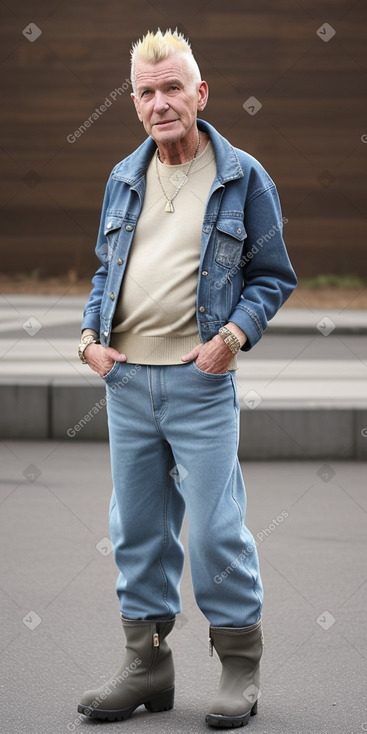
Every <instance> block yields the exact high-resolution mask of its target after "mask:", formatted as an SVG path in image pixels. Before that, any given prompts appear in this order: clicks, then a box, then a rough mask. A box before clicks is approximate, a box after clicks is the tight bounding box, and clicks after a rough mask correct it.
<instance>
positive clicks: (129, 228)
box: [125, 224, 134, 232]
mask: <svg viewBox="0 0 367 734" xmlns="http://www.w3.org/2000/svg"><path fill="white" fill-rule="evenodd" d="M125 229H126V232H131V230H132V229H134V227H133V226H132V224H127V225H126V227H125Z"/></svg>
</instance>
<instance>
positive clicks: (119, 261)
mask: <svg viewBox="0 0 367 734" xmlns="http://www.w3.org/2000/svg"><path fill="white" fill-rule="evenodd" d="M123 262H124V261H123V259H122V257H119V259H118V260H117V265H122V263H123Z"/></svg>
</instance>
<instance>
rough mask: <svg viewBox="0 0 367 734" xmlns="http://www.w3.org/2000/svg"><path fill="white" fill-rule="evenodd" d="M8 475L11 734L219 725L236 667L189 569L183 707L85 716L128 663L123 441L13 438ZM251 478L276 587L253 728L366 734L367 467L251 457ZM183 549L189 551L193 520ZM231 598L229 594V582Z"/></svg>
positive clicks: (5, 632)
mask: <svg viewBox="0 0 367 734" xmlns="http://www.w3.org/2000/svg"><path fill="white" fill-rule="evenodd" d="M0 466H1V482H0V505H1V511H0V553H1V562H0V566H1V578H0V609H1V640H0V651H1V662H0V670H1V689H2V692H1V704H0V706H1V713H0V730H1V732H2V734H67V732H74V731H78V732H84V734H86V733H88V734H89V733H90V732H93V733H94V732H103V734H107V732H113V733H114V734H120V732H121V733H122V732H126V733H127V732H131V733H132V734H133V733H134V732H139V734H140V733H143V734H145V733H146V734H148V733H149V734H165V733H167V734H168V733H169V734H172V733H173V732H174V734H187V733H190V734H191V733H192V734H197V733H201V732H203V734H204V732H208V731H212V730H211V729H209V728H208V727H207V725H206V724H205V720H204V719H205V712H206V707H207V704H208V701H209V700H210V699H211V697H212V696H213V694H214V693H215V690H216V686H217V683H218V679H219V673H220V663H219V661H218V659H217V658H216V657H214V658H210V657H209V655H208V646H207V638H208V623H207V620H206V619H205V618H204V617H203V615H202V614H201V612H200V611H199V609H198V607H197V606H196V603H195V600H194V597H193V593H192V588H191V580H190V572H189V564H188V563H186V566H185V571H184V575H183V580H182V587H181V591H182V613H181V615H179V617H178V619H177V624H176V627H175V629H174V631H173V633H172V634H171V635H170V638H169V640H170V642H171V645H172V648H173V651H174V657H175V664H176V675H177V683H176V703H175V707H174V709H173V710H172V711H170V712H165V713H158V714H151V713H149V712H148V711H146V710H145V709H144V708H140V709H138V710H137V711H136V712H135V713H134V714H133V716H132V718H131V719H130V720H128V721H126V722H120V723H113V724H106V723H98V722H97V723H95V722H90V721H88V720H85V719H84V717H83V716H81V715H78V713H77V704H78V700H79V696H80V694H81V692H82V691H84V690H85V689H87V688H92V687H97V686H99V685H101V684H102V683H103V682H104V681H105V680H107V678H108V677H109V676H110V675H111V674H112V673H113V672H114V671H115V670H116V668H117V667H118V665H119V664H120V661H121V655H122V651H123V644H124V643H123V634H122V629H121V623H120V619H119V609H118V601H117V597H116V595H115V590H114V587H115V580H116V575H117V570H116V567H115V564H114V560H113V554H112V552H111V545H110V541H109V539H108V520H107V518H108V503H109V496H110V491H111V479H110V471H109V457H108V446H107V444H106V443H102V442H99V443H93V442H88V443H79V444H76V443H65V442H56V441H55V442H44V441H37V442H33V441H26V442H15V441H7V440H2V441H1V442H0ZM243 473H244V477H245V482H246V486H247V494H248V512H247V524H248V526H249V527H250V529H251V530H252V532H253V534H254V537H255V539H256V541H257V543H258V551H259V555H260V562H261V569H262V577H263V582H264V588H265V604H264V616H263V624H264V636H265V651H264V656H263V662H262V678H261V697H260V701H259V713H258V715H257V716H255V717H252V718H251V721H250V723H249V728H248V729H247V730H246V731H248V732H249V734H251V733H253V734H256V733H257V734H260V733H261V734H288V733H289V734H314V733H315V734H361V732H363V731H367V699H366V690H367V625H366V608H367V593H366V592H367V567H366V557H367V553H366V550H367V548H366V545H367V541H366V538H367V533H366V530H367V527H366V526H367V497H366V463H364V462H358V463H355V462H352V461H349V462H341V461H340V462H337V461H327V460H325V461H323V462H321V461H308V462H300V461H297V462H295V461H293V462H287V463H284V462H267V463H259V462H247V463H245V464H244V465H243ZM281 518H282V519H281ZM183 542H184V545H185V548H187V527H186V526H185V528H184V531H183ZM220 570H221V569H218V571H220ZM218 593H219V594H223V595H225V593H226V588H225V580H223V582H222V584H221V585H218ZM213 731H214V730H213Z"/></svg>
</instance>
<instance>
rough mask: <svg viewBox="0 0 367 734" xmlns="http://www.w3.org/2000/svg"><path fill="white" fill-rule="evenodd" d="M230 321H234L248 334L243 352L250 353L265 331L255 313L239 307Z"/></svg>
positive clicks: (242, 348)
mask: <svg viewBox="0 0 367 734" xmlns="http://www.w3.org/2000/svg"><path fill="white" fill-rule="evenodd" d="M228 321H233V323H234V324H237V326H239V328H240V329H242V331H243V332H244V333H245V334H246V336H247V341H246V342H245V343H244V345H243V347H241V351H243V352H248V351H249V350H250V349H252V347H254V346H255V344H257V342H258V341H260V339H261V337H262V335H263V333H264V329H263V327H262V325H261V323H260V321H259V319H258V318H257V316H256V314H255V312H254V311H251V309H249V308H241V307H239V306H237V308H235V310H234V311H233V313H232V314H231V316H230V317H229V319H228Z"/></svg>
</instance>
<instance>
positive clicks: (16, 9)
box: [0, 0, 367, 276]
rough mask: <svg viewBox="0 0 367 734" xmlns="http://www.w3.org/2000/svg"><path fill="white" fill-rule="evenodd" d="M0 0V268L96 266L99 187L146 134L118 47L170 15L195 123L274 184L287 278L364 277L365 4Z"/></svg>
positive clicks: (55, 270) (45, 271)
mask: <svg viewBox="0 0 367 734" xmlns="http://www.w3.org/2000/svg"><path fill="white" fill-rule="evenodd" d="M8 5H9V7H6V6H5V5H3V4H1V5H0V20H1V31H0V33H1V51H0V64H1V71H2V82H1V86H2V91H1V108H2V121H1V154H0V155H1V163H2V165H1V174H0V192H1V193H0V195H1V266H0V267H1V269H2V270H3V271H5V272H9V273H10V272H11V273H14V272H31V271H38V272H39V273H40V274H41V275H50V274H61V273H66V272H68V271H73V272H75V273H76V274H78V275H79V276H85V275H89V273H91V272H92V271H93V270H94V268H95V264H96V260H95V258H94V244H95V238H96V233H97V228H98V222H99V214H100V207H101V203H102V196H103V191H104V185H105V181H106V179H107V177H108V174H109V172H110V169H111V168H112V166H113V165H114V164H115V163H116V162H117V161H118V160H120V159H121V158H123V157H124V156H125V155H127V154H128V153H129V152H131V151H132V149H134V148H135V147H136V146H137V145H138V144H139V143H140V142H141V141H142V140H143V138H144V131H143V129H142V128H141V126H140V123H139V122H138V120H137V118H136V116H135V112H134V109H133V105H132V102H131V100H130V98H129V91H130V90H129V89H126V87H127V83H126V80H127V79H128V77H129V49H130V46H131V43H132V41H134V40H135V39H136V38H138V37H139V36H141V35H142V34H143V33H144V32H145V31H146V30H147V29H156V28H157V27H158V26H160V27H161V28H166V27H170V26H171V27H174V26H176V25H177V26H178V28H179V29H180V30H182V31H183V32H185V33H186V34H187V35H188V36H189V37H190V39H191V42H192V46H193V50H194V53H195V56H196V58H197V61H198V63H199V65H200V67H201V70H202V75H203V78H205V79H207V81H208V82H209V85H210V100H209V104H208V106H207V109H206V111H205V117H206V119H208V120H209V121H210V122H212V123H213V124H214V125H215V126H216V127H217V128H218V129H219V130H220V131H221V132H222V133H223V134H224V135H225V136H226V137H228V138H229V139H230V140H231V142H232V143H233V144H235V145H237V146H239V147H241V148H243V149H245V150H247V151H248V152H250V153H252V154H253V155H254V156H256V157H258V158H259V159H260V160H261V162H262V163H263V165H264V166H265V167H266V168H267V170H268V171H269V173H270V175H271V176H272V177H273V178H274V180H275V181H276V184H277V186H278V190H279V193H280V197H281V201H282V206H283V213H284V216H286V217H287V218H288V220H289V222H288V224H287V225H286V228H285V232H286V241H287V244H288V248H289V252H290V254H291V257H292V260H293V262H294V264H295V267H296V270H297V272H298V274H299V275H300V276H312V275H316V274H318V273H337V274H356V275H363V276H367V248H366V237H367V222H366V209H367V207H366V189H367V184H366V161H367V142H363V139H362V138H363V136H365V137H364V140H366V141H367V115H366V112H367V106H366V89H367V84H366V81H367V75H366V59H367V54H366V47H367V23H366V20H367V6H366V3H365V0H359V1H358V0H357V1H355V0H328V1H327V0H324V2H316V1H315V0H277V1H276V2H274V1H273V2H270V0H256V2H253V0H231V2H229V3H223V2H222V1H219V0H212V1H211V2H208V0H204V1H203V0H186V2H185V3H182V2H178V0H172V1H171V2H169V3H163V2H160V1H159V0H157V1H156V2H152V1H151V0H135V1H134V2H133V3H122V2H119V0H105V2H103V3H102V2H101V1H100V0H88V2H86V1H85V0H84V1H83V0H80V1H79V2H74V0H64V2H60V0H51V2H50V1H48V2H47V3H46V2H45V1H44V0H43V1H42V2H41V1H39V2H37V0H35V2H33V3H32V4H31V5H29V3H28V2H25V1H20V2H15V3H14V4H13V5H11V6H10V4H8ZM325 22H326V23H328V24H329V25H330V26H332V27H333V28H334V30H335V31H336V34H335V35H334V37H333V38H331V39H330V40H329V41H328V42H324V41H323V40H321V38H320V37H319V36H318V35H317V33H316V31H317V29H318V28H320V27H321V26H322V25H323V24H324V23H325ZM30 23H34V24H36V25H37V26H38V27H39V28H40V30H41V31H42V32H41V35H40V36H39V38H37V40H36V41H34V42H31V41H30V40H28V38H26V37H25V36H24V35H23V34H22V31H23V29H24V28H26V27H28V26H29V24H30ZM122 85H125V90H124V91H123V92H121V94H118V93H116V94H115V97H116V101H113V103H112V104H111V105H110V106H109V107H108V108H107V109H106V111H105V112H104V113H103V114H102V115H101V116H100V117H99V118H98V120H96V121H94V122H93V124H92V125H91V126H90V127H89V128H88V129H87V130H86V131H85V132H84V133H83V134H82V135H81V137H79V138H78V139H76V140H75V142H73V143H71V142H68V140H67V136H68V135H71V134H73V133H74V131H75V130H77V129H78V128H79V127H80V125H82V124H83V122H84V121H85V120H86V119H87V118H88V117H89V116H90V115H91V114H92V113H93V111H94V109H95V108H100V106H101V104H103V103H104V101H105V99H106V98H108V99H109V100H111V94H112V93H113V92H114V90H115V89H117V88H119V87H121V86H122ZM112 96H113V95H112ZM251 96H255V97H256V98H257V99H258V100H259V101H260V102H261V104H262V108H261V110H260V111H259V112H258V113H257V114H256V115H253V116H250V115H249V114H248V113H247V112H246V111H245V110H244V109H243V103H244V102H245V100H247V99H248V98H249V97H251Z"/></svg>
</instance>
